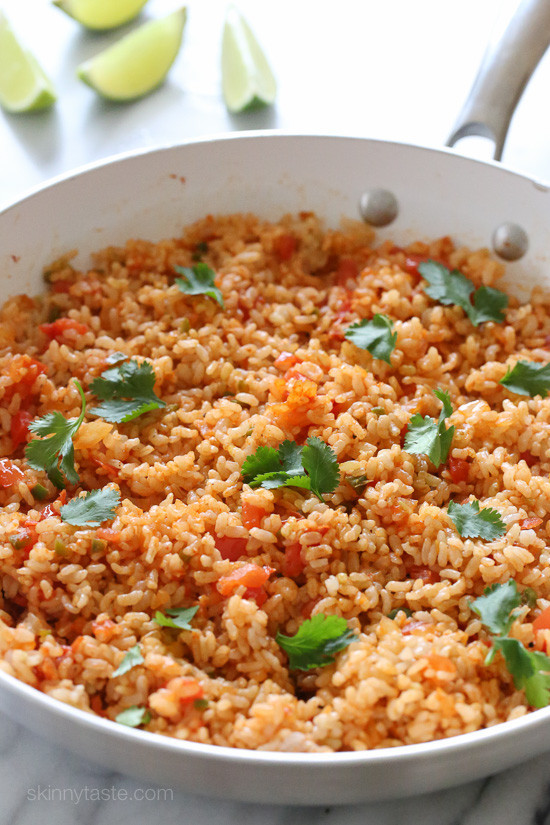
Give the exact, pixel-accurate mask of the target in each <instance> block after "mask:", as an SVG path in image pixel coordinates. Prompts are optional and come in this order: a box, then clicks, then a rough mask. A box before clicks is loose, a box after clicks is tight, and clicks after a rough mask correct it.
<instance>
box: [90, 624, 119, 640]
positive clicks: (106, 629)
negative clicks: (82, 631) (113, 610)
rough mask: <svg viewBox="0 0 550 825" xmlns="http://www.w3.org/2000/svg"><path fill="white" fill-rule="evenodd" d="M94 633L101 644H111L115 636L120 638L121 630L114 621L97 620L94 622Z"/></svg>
mask: <svg viewBox="0 0 550 825" xmlns="http://www.w3.org/2000/svg"><path fill="white" fill-rule="evenodd" d="M92 633H93V634H94V636H95V637H96V639H98V641H100V642H110V641H111V639H112V638H113V637H114V636H118V634H119V633H120V628H119V626H118V625H117V623H116V622H113V620H112V619H109V618H103V619H96V621H95V622H92Z"/></svg>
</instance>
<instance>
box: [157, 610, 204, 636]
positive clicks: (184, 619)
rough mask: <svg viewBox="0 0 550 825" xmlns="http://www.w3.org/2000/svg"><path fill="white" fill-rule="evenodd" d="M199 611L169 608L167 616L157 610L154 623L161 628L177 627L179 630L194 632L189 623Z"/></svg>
mask: <svg viewBox="0 0 550 825" xmlns="http://www.w3.org/2000/svg"><path fill="white" fill-rule="evenodd" d="M198 609H199V606H198V605H196V606H195V607H169V608H167V610H166V611H165V612H166V615H165V614H164V613H161V612H160V610H157V612H156V613H155V618H154V621H155V622H156V623H157V624H159V625H160V626H161V627H177V628H178V630H193V628H192V627H191V625H190V624H189V622H190V621H191V619H192V618H193V616H194V615H195V613H196V612H197V610H198Z"/></svg>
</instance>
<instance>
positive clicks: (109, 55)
mask: <svg viewBox="0 0 550 825" xmlns="http://www.w3.org/2000/svg"><path fill="white" fill-rule="evenodd" d="M186 19H187V10H186V9H185V7H183V8H181V9H178V10H177V11H175V12H172V14H169V15H168V16H167V17H161V18H159V19H157V20H151V21H150V22H148V23H144V24H143V25H141V26H139V28H137V29H134V31H132V32H130V34H127V35H126V36H125V37H122V38H121V39H120V40H117V42H116V43H113V45H112V46H109V47H108V48H107V49H105V50H104V51H102V52H100V53H99V54H96V55H95V56H94V57H92V58H90V59H89V60H86V61H85V62H84V63H81V64H80V66H79V67H78V68H77V70H76V73H77V75H78V77H79V78H80V79H81V80H83V81H84V83H87V84H88V86H91V88H92V89H94V91H96V92H97V93H98V94H99V95H101V96H102V97H104V98H106V99H107V100H114V101H130V100H135V99H136V98H138V97H143V96H144V95H146V94H149V92H152V91H153V89H156V88H157V86H160V84H161V83H162V82H163V80H164V79H165V77H166V75H167V74H168V71H169V69H170V67H171V66H172V64H173V62H174V60H175V59H176V57H177V55H178V52H179V50H180V47H181V42H182V38H183V30H184V27H185V21H186Z"/></svg>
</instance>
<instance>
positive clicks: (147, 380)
mask: <svg viewBox="0 0 550 825" xmlns="http://www.w3.org/2000/svg"><path fill="white" fill-rule="evenodd" d="M155 380H156V376H155V372H154V370H153V367H152V366H151V364H149V363H148V362H147V361H144V362H143V363H142V364H139V363H138V362H137V361H135V360H134V359H132V360H131V361H128V362H126V363H124V364H120V365H119V366H116V367H112V368H111V369H108V370H105V372H102V373H101V376H100V377H99V378H94V380H93V381H92V383H91V384H90V389H91V391H92V392H93V393H94V394H95V395H97V397H98V398H99V399H100V400H101V401H102V402H103V403H102V404H100V405H99V406H98V407H94V408H93V409H91V410H90V412H91V413H92V415H98V416H100V417H101V418H104V419H105V421H114V422H116V423H125V422H126V421H132V420H133V419H134V418H137V417H138V415H143V414H144V413H146V412H149V411H150V410H156V409H159V408H160V407H165V406H166V403H165V402H164V401H161V399H160V398H158V396H157V395H156V394H155V392H154V389H153V387H154V385H155Z"/></svg>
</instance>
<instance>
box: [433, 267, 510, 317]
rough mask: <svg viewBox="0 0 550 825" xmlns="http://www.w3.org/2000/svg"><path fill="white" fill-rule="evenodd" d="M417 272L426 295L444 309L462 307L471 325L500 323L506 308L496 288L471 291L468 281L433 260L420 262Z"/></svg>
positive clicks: (505, 298) (471, 286) (459, 273)
mask: <svg viewBox="0 0 550 825" xmlns="http://www.w3.org/2000/svg"><path fill="white" fill-rule="evenodd" d="M418 271H419V272H420V274H421V275H422V277H423V278H425V280H426V281H428V283H429V286H426V287H424V292H425V293H426V295H429V296H430V298H433V299H434V300H435V301H439V303H440V304H444V305H445V306H449V305H451V304H456V305H457V306H459V307H462V309H463V310H464V312H465V313H466V315H467V316H468V318H469V319H470V321H471V322H472V324H474V326H476V327H477V326H478V325H479V324H482V323H484V322H485V321H496V322H498V323H500V322H501V321H504V313H503V312H502V310H503V309H505V308H506V307H507V306H508V296H507V295H506V294H505V293H504V292H501V291H500V290H499V289H494V288H493V287H488V286H481V287H479V289H475V286H474V284H473V283H472V282H471V281H470V279H469V278H467V277H466V276H465V275H463V274H462V272H459V270H458V269H453V270H452V271H451V270H450V269H448V268H447V267H446V266H443V264H438V263H436V261H431V260H429V261H424V262H423V263H421V264H419V265H418ZM472 293H473V296H472ZM472 297H473V300H472Z"/></svg>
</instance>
